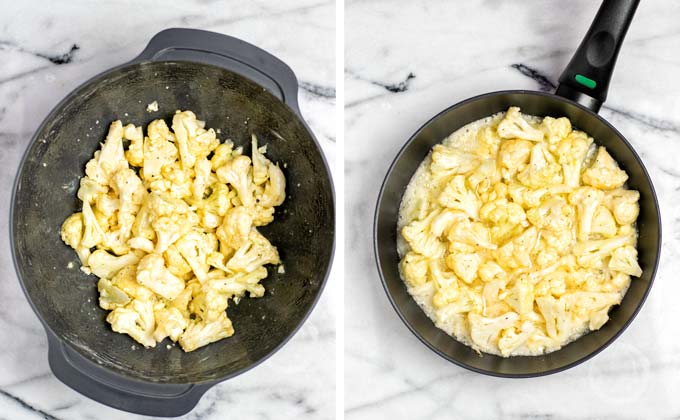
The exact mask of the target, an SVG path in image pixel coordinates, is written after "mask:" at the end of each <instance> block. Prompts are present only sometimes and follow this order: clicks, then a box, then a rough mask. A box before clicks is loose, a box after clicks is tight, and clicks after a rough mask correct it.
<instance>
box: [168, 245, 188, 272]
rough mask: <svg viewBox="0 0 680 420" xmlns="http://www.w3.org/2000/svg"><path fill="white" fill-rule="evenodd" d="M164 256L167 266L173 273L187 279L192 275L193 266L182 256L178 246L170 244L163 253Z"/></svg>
mask: <svg viewBox="0 0 680 420" xmlns="http://www.w3.org/2000/svg"><path fill="white" fill-rule="evenodd" d="M163 258H165V266H166V267H167V268H168V270H169V271H170V272H171V273H172V274H174V275H175V276H177V277H180V278H183V279H185V280H187V277H191V274H192V273H193V271H192V270H191V266H190V265H189V264H188V263H187V261H186V260H185V259H184V257H182V254H181V253H180V252H179V249H177V246H175V245H170V246H169V247H168V249H166V250H165V252H164V253H163Z"/></svg>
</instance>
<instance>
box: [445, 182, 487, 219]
mask: <svg viewBox="0 0 680 420" xmlns="http://www.w3.org/2000/svg"><path fill="white" fill-rule="evenodd" d="M437 201H438V202H439V204H440V205H442V206H443V207H448V208H452V209H458V210H461V211H464V212H465V213H467V215H468V216H470V217H471V218H472V219H477V218H478V215H479V207H480V205H481V203H480V202H479V199H478V198H477V196H476V195H475V193H474V192H472V191H470V190H468V189H467V187H466V186H465V176H463V175H457V176H454V177H453V178H452V179H451V180H450V181H449V182H448V183H447V184H446V186H445V187H444V190H443V191H442V192H441V194H439V198H438V199H437Z"/></svg>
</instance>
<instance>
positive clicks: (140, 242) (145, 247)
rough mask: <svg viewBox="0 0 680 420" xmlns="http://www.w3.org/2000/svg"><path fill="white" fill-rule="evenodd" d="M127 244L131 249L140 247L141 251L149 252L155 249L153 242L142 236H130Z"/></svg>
mask: <svg viewBox="0 0 680 420" xmlns="http://www.w3.org/2000/svg"><path fill="white" fill-rule="evenodd" d="M127 244H128V246H129V247H130V248H131V249H138V250H140V251H144V252H146V253H147V254H150V253H152V252H153V250H154V245H153V242H151V241H150V240H149V239H146V238H143V237H140V236H135V237H134V238H130V239H129V240H128V242H127Z"/></svg>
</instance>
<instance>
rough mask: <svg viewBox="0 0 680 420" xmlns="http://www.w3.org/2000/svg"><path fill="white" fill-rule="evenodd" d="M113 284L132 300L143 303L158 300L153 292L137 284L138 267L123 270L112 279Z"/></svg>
mask: <svg viewBox="0 0 680 420" xmlns="http://www.w3.org/2000/svg"><path fill="white" fill-rule="evenodd" d="M111 284H112V285H114V286H115V287H117V288H119V289H120V290H122V291H123V292H124V293H125V294H126V295H128V296H130V297H131V298H134V299H139V300H143V301H147V300H148V301H155V300H156V295H155V294H154V293H153V292H152V291H151V290H149V289H147V288H146V287H144V286H142V285H141V284H139V283H137V266H136V265H134V264H132V265H126V266H125V267H123V268H121V269H120V271H118V273H116V275H115V276H113V278H112V279H111Z"/></svg>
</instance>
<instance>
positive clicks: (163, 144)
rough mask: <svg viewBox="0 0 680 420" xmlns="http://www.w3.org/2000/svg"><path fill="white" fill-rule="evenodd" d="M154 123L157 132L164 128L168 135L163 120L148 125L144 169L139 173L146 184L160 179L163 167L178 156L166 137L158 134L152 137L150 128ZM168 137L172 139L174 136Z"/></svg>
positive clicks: (174, 147) (171, 162)
mask: <svg viewBox="0 0 680 420" xmlns="http://www.w3.org/2000/svg"><path fill="white" fill-rule="evenodd" d="M154 123H157V124H156V127H159V128H158V130H159V131H161V132H162V131H163V130H162V127H165V130H167V131H168V133H169V130H168V127H167V125H165V122H164V121H163V120H156V121H154V122H152V123H151V124H150V125H149V137H147V138H146V139H145V140H144V168H142V170H141V171H140V175H141V176H142V178H143V179H144V181H145V182H146V183H149V182H151V181H153V180H156V179H158V178H160V177H161V171H162V169H163V167H165V166H167V165H171V164H173V163H174V162H175V160H176V159H177V156H178V151H177V147H176V146H175V145H174V144H173V143H172V142H171V141H170V140H169V139H168V138H167V136H166V135H164V134H158V133H156V134H155V135H152V131H151V126H152V125H154ZM169 136H170V138H172V139H174V136H172V135H169Z"/></svg>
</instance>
